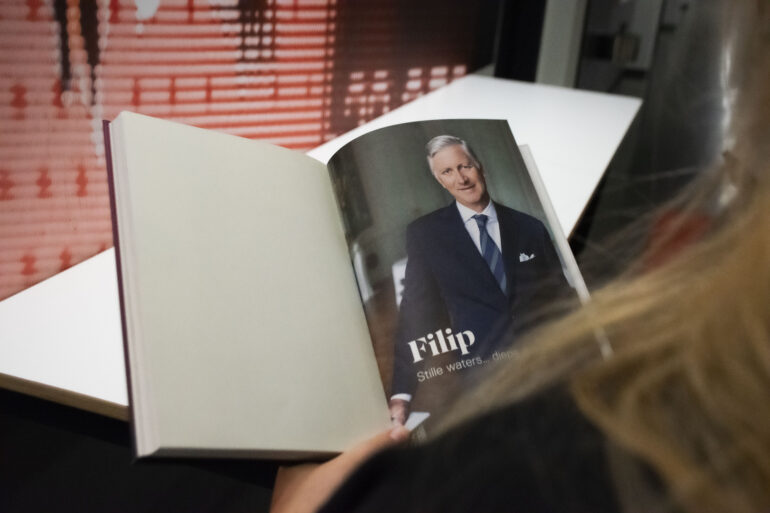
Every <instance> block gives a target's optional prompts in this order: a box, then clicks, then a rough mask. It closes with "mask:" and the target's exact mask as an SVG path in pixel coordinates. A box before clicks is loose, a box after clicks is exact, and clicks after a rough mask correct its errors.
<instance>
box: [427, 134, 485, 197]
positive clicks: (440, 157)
mask: <svg viewBox="0 0 770 513" xmlns="http://www.w3.org/2000/svg"><path fill="white" fill-rule="evenodd" d="M430 170H431V171H432V172H433V176H435V177H436V180H438V182H439V183H440V184H441V186H442V187H443V188H444V189H446V190H447V191H449V194H451V195H452V196H454V198H455V199H456V200H457V201H458V202H459V203H460V204H461V205H464V206H466V207H468V208H470V209H472V210H475V211H476V212H481V211H482V210H484V208H486V206H487V204H488V203H489V195H488V194H487V184H486V182H485V181H484V173H482V172H481V170H480V169H479V168H477V167H476V166H475V165H474V164H473V161H472V160H471V158H470V156H468V155H467V154H466V153H465V150H463V147H462V146H460V145H453V146H447V147H446V148H443V149H441V150H439V151H437V152H436V154H435V155H433V158H432V159H430Z"/></svg>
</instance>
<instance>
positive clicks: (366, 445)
mask: <svg viewBox="0 0 770 513" xmlns="http://www.w3.org/2000/svg"><path fill="white" fill-rule="evenodd" d="M408 438H409V430H408V429H406V428H405V427H404V426H402V425H401V424H399V425H397V426H395V427H393V428H391V429H389V430H387V431H383V432H381V433H379V434H377V435H375V436H373V437H372V438H369V439H368V440H364V441H363V442H360V443H358V444H357V445H355V446H353V447H352V448H351V449H350V450H348V451H346V452H344V453H342V455H341V457H344V458H345V459H346V460H348V461H347V462H346V463H349V464H356V463H359V462H361V461H363V460H365V459H366V458H368V457H369V456H371V455H372V454H374V453H375V452H378V451H381V450H383V449H385V448H387V447H389V446H391V445H396V444H398V443H401V442H405V441H406V440H407V439H408Z"/></svg>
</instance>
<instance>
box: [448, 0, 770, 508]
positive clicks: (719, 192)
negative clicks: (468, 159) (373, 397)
mask: <svg viewBox="0 0 770 513" xmlns="http://www.w3.org/2000/svg"><path fill="white" fill-rule="evenodd" d="M729 4H730V6H729V9H730V11H729V12H728V15H727V16H726V17H725V39H724V40H725V47H724V57H723V58H724V66H725V69H724V71H725V74H724V76H725V84H724V85H725V90H724V91H725V102H726V107H727V109H726V110H727V112H728V113H729V125H728V127H727V129H726V132H725V141H726V145H725V152H724V154H723V157H722V159H721V161H720V162H718V163H716V164H715V165H714V166H713V168H712V169H710V170H705V171H704V173H703V174H702V176H701V177H700V178H699V179H698V181H697V183H696V184H695V185H694V186H693V187H691V188H689V189H688V191H687V193H686V195H684V196H682V197H680V198H678V199H677V200H676V202H674V203H673V204H670V205H668V206H667V208H668V210H669V211H670V210H671V209H672V208H675V211H676V212H677V213H678V215H677V216H676V219H678V220H679V222H680V223H682V224H686V223H687V222H688V220H692V219H693V218H695V217H696V216H702V215H703V214H706V213H708V214H709V216H710V218H711V219H712V221H711V226H710V228H709V229H708V231H707V233H706V234H705V235H703V236H702V238H701V239H700V240H699V241H697V242H696V243H693V244H691V245H689V246H687V247H685V248H683V249H682V248H680V249H679V250H677V252H676V253H675V254H673V255H670V256H669V258H667V259H666V260H665V261H664V262H663V263H660V262H659V263H658V264H657V266H656V267H655V268H653V269H649V266H646V265H645V263H644V262H645V261H649V260H648V259H647V260H646V259H645V258H644V257H642V258H640V263H639V264H638V265H636V266H635V267H634V268H632V269H631V270H629V272H628V273H626V274H625V275H624V276H622V277H621V278H619V279H616V280H614V281H613V282H612V283H610V284H608V285H606V286H604V287H602V288H601V290H598V291H596V292H594V294H593V299H592V301H591V302H590V304H588V305H586V306H584V307H582V308H580V309H578V310H577V311H574V312H572V313H570V314H568V315H567V316H565V317H563V318H561V319H560V320H557V321H555V322H552V323H549V324H548V325H547V326H545V327H543V328H542V329H540V330H538V331H537V332H535V333H532V334H531V336H529V337H528V338H527V340H526V341H525V342H524V344H523V347H524V348H525V349H523V350H521V351H520V352H519V357H517V358H516V359H515V360H511V361H510V362H508V364H507V367H508V368H507V369H503V370H502V372H501V373H500V375H498V376H496V377H495V379H493V380H490V381H489V382H488V383H487V384H486V385H485V386H484V387H483V389H481V390H479V391H478V393H477V394H476V395H475V396H474V398H473V404H474V406H475V407H476V408H477V409H476V411H477V412H478V408H487V407H489V408H491V407H493V406H494V405H499V404H500V402H504V401H511V400H515V399H517V398H518V397H521V396H524V395H526V394H528V393H530V392H532V391H533V390H535V389H538V388H540V387H543V386H545V385H547V384H552V383H554V381H556V380H560V379H567V380H569V383H570V386H571V390H572V392H573V395H574V397H575V399H576V401H577V403H578V405H579V407H580V409H581V411H582V412H583V413H584V414H586V416H587V417H588V418H589V419H591V420H592V421H593V422H594V423H595V424H596V425H597V426H599V427H600V429H601V430H602V431H603V432H604V433H605V434H606V435H607V436H608V437H610V439H612V440H613V441H615V442H617V443H619V444H620V445H621V446H622V447H624V448H625V449H626V450H628V451H630V452H631V453H633V454H635V455H636V456H638V457H639V458H641V459H642V460H644V461H645V462H647V463H648V464H650V465H651V466H652V468H653V469H654V470H655V471H656V472H657V473H658V474H659V475H660V477H662V478H663V480H664V482H665V483H666V486H667V488H668V491H669V493H670V495H671V497H672V499H673V500H674V501H675V502H676V503H677V504H679V505H680V507H682V508H683V509H684V510H686V511H689V512H693V513H694V512H698V513H704V512H706V513H707V512H717V511H718V512H728V511H729V512H731V513H739V512H758V511H770V16H768V11H769V10H770V5H768V2H766V1H765V0H745V1H740V2H732V1H731V2H729ZM681 233H682V225H680V226H677V223H676V222H674V223H672V224H669V226H668V230H667V232H666V234H664V235H663V236H662V237H659V238H658V239H657V240H655V241H653V242H654V245H653V247H652V248H651V249H650V251H651V252H652V253H653V254H659V253H663V254H665V251H662V250H661V248H663V249H665V248H670V247H672V244H671V242H672V240H673V239H675V238H676V237H677V236H678V235H681ZM597 333H598V334H599V335H601V336H606V337H607V338H608V340H609V341H610V343H611V345H612V348H613V350H614V355H613V356H612V357H610V358H608V359H601V357H600V356H599V351H598V348H597ZM455 420H456V419H455Z"/></svg>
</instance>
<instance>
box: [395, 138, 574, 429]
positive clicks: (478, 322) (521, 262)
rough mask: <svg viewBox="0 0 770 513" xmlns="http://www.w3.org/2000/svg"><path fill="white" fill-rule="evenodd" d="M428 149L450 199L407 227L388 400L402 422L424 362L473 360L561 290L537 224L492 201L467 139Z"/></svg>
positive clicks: (440, 141)
mask: <svg viewBox="0 0 770 513" xmlns="http://www.w3.org/2000/svg"><path fill="white" fill-rule="evenodd" d="M426 152H427V156H428V164H429V166H430V169H431V172H432V173H433V176H434V177H435V178H436V180H437V181H438V182H439V184H440V185H441V186H442V187H444V188H445V189H446V190H447V191H448V192H449V193H450V194H451V195H452V196H453V197H454V199H455V201H454V202H452V203H451V204H450V205H448V206H447V207H444V208H441V209H439V210H436V211H434V212H431V213H430V214H427V215H425V216H423V217H421V218H419V219H417V220H416V221H414V222H412V223H411V224H410V225H409V226H408V227H407V231H406V250H407V257H408V260H407V266H406V276H405V279H404V293H403V298H402V301H401V305H400V312H399V327H398V334H397V339H396V346H395V351H394V370H393V382H392V383H393V384H392V387H391V400H390V410H391V416H392V418H393V419H394V421H396V422H400V423H404V422H405V420H406V418H407V417H408V413H409V409H410V403H411V400H412V396H413V395H414V393H415V390H416V388H417V382H418V373H419V372H421V371H422V370H423V369H424V368H425V367H427V366H429V364H430V362H431V359H432V358H434V357H436V356H442V358H441V359H440V360H433V361H441V362H446V361H447V356H448V357H449V360H450V361H454V362H458V363H463V367H465V366H475V365H480V363H481V362H483V361H484V360H487V359H489V358H491V357H492V355H493V353H494V352H495V351H496V350H497V349H499V348H500V347H501V346H500V344H501V343H504V342H509V341H510V340H509V339H510V337H511V336H515V334H516V333H518V332H520V331H521V330H522V329H524V327H525V324H526V323H527V322H528V321H530V320H531V319H532V317H533V315H532V314H533V313H535V312H536V311H537V310H538V309H539V308H541V307H542V306H543V305H545V304H547V302H548V301H549V300H552V299H553V298H554V296H555V295H557V294H558V293H560V292H561V291H563V290H564V288H565V286H566V281H565V279H564V274H563V273H562V269H561V264H560V262H559V258H558V256H557V255H556V251H555V250H554V248H553V245H552V243H551V239H550V237H549V235H548V232H547V231H546V229H545V226H543V223H541V222H540V221H539V220H537V219H535V218H534V217H532V216H529V215H527V214H523V213H521V212H518V211H516V210H513V209H510V208H508V207H505V206H503V205H500V204H498V203H495V202H493V201H492V200H491V199H490V196H489V192H488V190H487V186H486V181H485V179H484V171H483V168H482V166H481V163H480V162H479V161H478V159H477V158H476V157H475V156H474V154H473V152H472V151H471V149H470V148H469V147H468V145H467V144H466V143H465V141H463V140H462V139H459V138H457V137H454V136H451V135H441V136H438V137H434V138H433V139H431V141H429V142H428V144H427V145H426ZM503 333H505V335H506V336H505V337H503V338H505V340H500V339H501V335H502V334H503ZM463 372H464V370H463ZM419 381H422V379H419Z"/></svg>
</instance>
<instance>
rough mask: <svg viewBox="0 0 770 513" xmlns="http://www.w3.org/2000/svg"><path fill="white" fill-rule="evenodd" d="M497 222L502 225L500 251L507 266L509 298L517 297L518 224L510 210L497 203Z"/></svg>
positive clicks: (506, 275)
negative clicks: (511, 215)
mask: <svg viewBox="0 0 770 513" xmlns="http://www.w3.org/2000/svg"><path fill="white" fill-rule="evenodd" d="M495 211H496V212H497V222H498V223H499V224H500V246H502V247H501V248H500V250H501V251H502V252H503V264H504V265H505V279H506V281H507V282H508V297H509V298H511V299H513V298H514V297H515V296H516V270H517V264H518V253H517V251H518V247H519V244H518V242H517V240H516V237H517V232H516V226H515V224H516V222H515V220H514V219H511V217H509V215H508V214H509V212H508V210H507V209H506V208H505V207H503V206H502V205H500V204H498V203H495Z"/></svg>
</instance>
